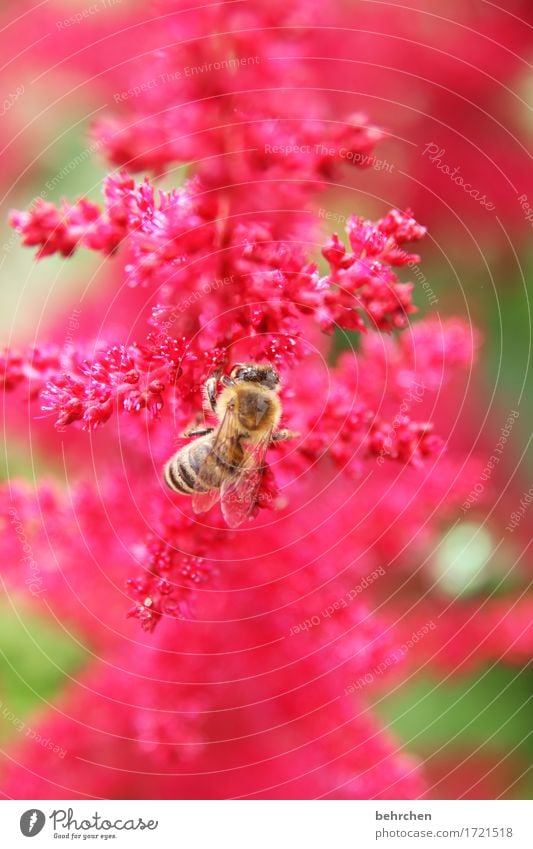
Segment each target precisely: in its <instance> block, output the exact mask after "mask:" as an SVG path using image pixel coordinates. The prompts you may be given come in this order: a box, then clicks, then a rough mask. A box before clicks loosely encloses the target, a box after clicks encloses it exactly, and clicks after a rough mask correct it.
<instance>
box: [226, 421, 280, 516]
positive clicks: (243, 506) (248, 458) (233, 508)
mask: <svg viewBox="0 0 533 849" xmlns="http://www.w3.org/2000/svg"><path fill="white" fill-rule="evenodd" d="M271 439H272V430H269V431H268V432H267V433H266V434H265V436H264V437H263V438H262V439H261V440H260V441H259V442H255V443H253V444H251V445H249V446H248V447H247V449H246V451H245V456H244V461H243V463H242V465H241V468H240V472H239V475H238V477H237V478H232V479H229V480H227V481H226V482H225V483H224V484H223V485H222V489H221V496H220V497H221V507H222V515H223V516H224V519H225V520H226V522H227V524H228V525H229V527H230V528H238V526H239V525H242V523H243V522H244V520H245V519H246V518H247V517H248V516H249V515H250V513H251V512H252V510H253V508H254V506H255V504H256V501H257V494H258V491H259V487H260V486H261V480H262V477H263V471H264V460H265V455H266V452H267V449H268V446H269V445H270V442H271Z"/></svg>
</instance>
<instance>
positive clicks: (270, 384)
mask: <svg viewBox="0 0 533 849" xmlns="http://www.w3.org/2000/svg"><path fill="white" fill-rule="evenodd" d="M230 377H231V379H232V380H235V381H241V380H246V381H248V382H250V383H259V384H260V385H261V386H264V387H266V388H267V389H274V390H277V389H278V388H279V375H278V373H277V371H276V369H275V368H273V367H272V366H271V365H270V364H269V363H236V364H235V365H234V366H233V368H232V370H231V372H230Z"/></svg>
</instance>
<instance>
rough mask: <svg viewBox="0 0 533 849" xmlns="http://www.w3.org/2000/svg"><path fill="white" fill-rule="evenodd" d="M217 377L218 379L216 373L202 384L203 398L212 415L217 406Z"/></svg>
mask: <svg viewBox="0 0 533 849" xmlns="http://www.w3.org/2000/svg"><path fill="white" fill-rule="evenodd" d="M218 377H219V375H218V372H215V374H213V375H211V377H209V378H208V379H207V380H206V382H205V384H204V393H205V398H206V401H207V403H208V404H209V406H210V407H211V410H212V412H213V413H214V412H215V410H216V404H217V383H218Z"/></svg>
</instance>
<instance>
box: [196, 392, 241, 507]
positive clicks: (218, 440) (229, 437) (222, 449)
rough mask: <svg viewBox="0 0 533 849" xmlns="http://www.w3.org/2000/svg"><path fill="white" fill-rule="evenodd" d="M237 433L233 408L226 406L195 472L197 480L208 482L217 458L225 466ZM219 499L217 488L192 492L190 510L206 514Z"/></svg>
mask: <svg viewBox="0 0 533 849" xmlns="http://www.w3.org/2000/svg"><path fill="white" fill-rule="evenodd" d="M237 433H238V429H237V417H236V415H235V410H234V407H232V406H231V405H230V404H228V406H227V407H226V412H225V413H224V418H223V419H222V421H221V423H220V425H219V427H218V430H217V432H216V435H215V437H214V439H213V442H212V443H211V446H210V448H209V451H207V452H206V455H205V457H204V459H203V460H202V463H201V464H200V466H199V468H198V470H197V472H196V476H197V478H198V479H200V480H202V479H203V480H204V481H205V480H206V479H207V480H209V471H210V469H211V470H212V469H213V468H214V467H216V466H217V464H218V463H217V461H218V458H220V459H221V460H223V461H224V463H226V464H227V462H228V460H227V457H228V455H229V456H231V453H230V450H231V444H232V442H233V441H234V440H235V439H236V436H237ZM219 498H220V489H219V488H215V489H209V490H207V492H193V495H192V509H193V510H194V512H195V513H206V512H207V511H208V510H210V509H211V507H212V506H213V504H215V502H216V501H218V499H219Z"/></svg>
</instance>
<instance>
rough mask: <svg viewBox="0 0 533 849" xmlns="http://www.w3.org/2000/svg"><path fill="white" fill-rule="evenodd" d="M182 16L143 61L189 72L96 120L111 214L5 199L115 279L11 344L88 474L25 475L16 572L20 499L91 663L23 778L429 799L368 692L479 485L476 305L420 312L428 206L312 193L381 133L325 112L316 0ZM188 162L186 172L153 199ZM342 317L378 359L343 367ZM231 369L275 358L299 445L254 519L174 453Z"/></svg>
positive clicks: (11, 399)
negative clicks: (195, 489) (463, 451)
mask: <svg viewBox="0 0 533 849" xmlns="http://www.w3.org/2000/svg"><path fill="white" fill-rule="evenodd" d="M186 5H187V4H183V9H182V8H181V4H180V3H178V2H172V3H168V4H163V7H162V8H161V7H160V12H162V13H163V12H165V13H167V14H168V15H169V18H168V21H169V32H170V35H171V36H172V37H173V39H174V41H175V42H176V46H172V47H168V48H167V49H166V50H165V51H163V52H161V51H160V52H158V54H157V56H156V57H155V58H154V59H152V58H149V59H147V60H144V61H146V67H143V65H142V63H141V62H138V63H137V67H136V68H135V75H136V78H137V79H138V78H139V77H143V76H146V77H149V76H155V75H156V74H155V72H154V63H157V74H158V75H159V76H161V77H162V78H164V79H166V80H167V83H166V84H165V85H161V86H156V87H151V88H150V87H147V88H146V89H145V91H144V92H143V93H142V94H141V95H139V96H138V97H135V98H132V99H131V101H130V102H128V103H126V104H124V105H123V108H122V110H121V111H120V112H119V113H118V114H117V115H115V116H114V117H112V118H109V119H106V120H105V121H100V122H99V124H98V125H96V126H95V128H94V133H95V134H96V136H97V138H98V139H99V140H100V142H101V145H102V147H101V149H105V151H106V153H107V156H108V158H109V162H110V163H111V165H112V166H114V167H116V170H113V171H112V172H111V173H110V174H109V176H108V177H107V178H106V180H105V182H104V186H103V197H104V200H103V204H102V205H101V206H99V205H96V204H94V203H92V202H89V201H88V200H86V199H80V200H77V201H75V202H72V203H71V202H67V201H64V202H63V203H62V204H61V206H60V207H56V206H54V205H52V204H50V203H47V202H45V201H38V202H37V203H35V204H34V205H33V206H32V207H31V208H30V209H29V210H28V211H27V212H14V213H13V214H12V216H11V222H12V225H13V226H14V227H15V229H16V230H17V231H18V232H19V233H20V235H21V238H22V242H23V243H24V244H25V245H28V246H32V247H35V248H37V255H38V257H40V258H42V257H45V256H47V255H49V254H53V253H59V254H62V255H63V256H65V257H70V256H72V255H73V254H74V253H75V252H76V251H79V250H90V251H96V252H100V253H101V254H103V255H105V256H106V257H108V259H107V260H106V263H108V264H109V265H110V267H111V269H112V271H111V273H108V275H107V277H106V280H107V288H106V290H105V291H104V292H103V293H100V294H99V295H98V297H97V299H96V301H95V303H96V307H92V308H91V307H90V306H89V307H88V308H87V312H86V316H85V318H83V319H82V325H83V332H84V335H83V337H82V336H81V334H79V335H78V338H77V340H76V342H75V344H73V345H69V346H65V345H64V344H62V343H61V339H62V337H64V329H63V332H62V331H61V327H60V325H59V324H58V329H57V332H56V334H55V336H54V333H52V334H51V336H50V339H49V341H47V342H43V343H42V344H39V345H38V346H36V347H32V349H28V350H22V349H20V350H17V351H15V350H7V351H5V353H4V355H3V358H2V372H3V376H4V389H5V391H6V393H7V394H6V395H5V399H6V405H7V407H8V408H11V407H12V405H13V404H15V403H16V401H15V399H16V398H17V396H18V397H19V398H20V399H23V400H27V402H28V403H29V404H30V405H31V415H32V421H34V425H33V426H34V427H35V432H36V444H37V445H39V440H40V439H41V436H40V434H41V433H42V429H43V422H42V421H39V417H41V416H42V415H43V413H44V415H45V417H46V418H45V425H46V426H48V425H51V424H52V423H53V424H55V425H56V427H57V429H58V435H57V437H56V441H55V445H56V449H55V450H56V451H57V454H58V456H59V455H60V454H61V452H63V454H62V457H63V462H64V464H65V471H66V480H65V483H67V484H68V486H64V485H62V484H61V483H59V482H56V483H54V482H49V481H47V482H42V483H40V484H39V485H38V486H37V487H36V488H35V489H33V490H31V489H30V488H29V487H28V486H27V485H25V484H22V483H18V484H17V483H16V482H13V481H11V482H10V484H9V487H6V489H5V490H4V491H3V493H2V496H1V505H2V512H3V515H4V518H5V525H6V530H5V533H4V536H3V556H2V560H3V563H4V564H5V566H4V579H5V581H6V582H7V584H8V585H9V586H11V587H13V588H15V589H16V588H19V589H22V588H23V587H24V585H25V584H26V585H27V584H28V581H27V565H26V566H25V565H22V566H21V564H20V533H18V532H17V525H16V524H15V523H14V522H13V520H12V517H13V516H15V517H16V519H17V522H19V523H20V524H21V525H22V526H23V527H24V529H25V531H24V533H25V539H26V540H27V544H29V546H30V547H31V551H32V557H33V558H34V560H35V562H36V563H38V566H39V570H38V575H37V576H36V577H35V576H34V578H35V580H34V583H35V582H36V591H35V592H33V593H30V600H31V601H32V603H33V604H34V605H35V609H36V610H39V609H40V610H42V611H43V612H46V613H47V615H52V616H53V617H54V618H55V620H56V621H58V622H60V623H62V625H63V627H65V628H68V629H72V630H74V631H75V633H76V634H77V636H78V638H79V639H81V640H83V642H84V643H85V644H86V645H88V646H89V647H90V649H91V652H92V657H93V660H92V661H91V662H90V663H89V665H88V667H87V669H86V670H84V671H83V672H82V673H81V674H79V675H78V677H77V679H76V680H75V681H73V682H72V683H71V684H69V686H68V687H67V688H66V690H65V692H64V693H63V695H62V696H61V699H60V700H59V701H58V702H57V704H55V705H54V706H53V707H52V706H51V707H50V708H49V710H48V712H47V713H45V714H43V715H42V717H41V718H40V720H37V719H36V720H35V723H36V725H37V723H38V722H39V725H38V727H39V728H40V731H41V733H42V735H43V736H46V737H47V738H49V739H50V740H53V741H54V742H56V743H57V744H59V745H61V746H62V747H63V748H64V749H65V750H66V755H65V757H64V758H61V759H59V758H58V757H57V755H54V754H53V753H52V752H51V751H47V750H43V748H39V747H37V746H35V745H32V744H31V743H28V744H27V745H26V747H21V746H20V745H19V746H18V747H17V746H15V747H14V748H13V751H12V753H11V763H10V766H9V768H8V769H7V774H6V775H5V776H4V780H3V792H4V793H5V794H6V795H9V796H14V797H21V798H43V797H50V798H55V797H65V796H67V797H69V798H72V797H118V798H120V797H130V798H131V797H133V798H135V797H149V796H153V797H155V798H157V797H162V798H180V797H185V798H186V797H191V798H196V797H211V798H220V797H228V796H230V797H291V798H292V797H295V798H300V797H301V798H309V797H313V798H314V797H330V798H335V797H339V798H344V797H348V798H387V797H395V798H413V797H416V796H418V795H420V794H421V793H422V792H423V788H424V782H423V776H422V774H421V772H420V769H419V767H418V765H417V763H416V762H415V761H414V760H413V759H412V758H410V757H408V756H406V755H404V754H403V752H402V750H401V747H400V746H399V744H398V742H397V741H396V740H395V739H393V738H392V737H391V736H390V735H389V733H388V732H387V730H386V729H384V728H383V727H381V725H380V723H379V721H378V720H377V718H376V717H375V716H374V715H373V713H372V711H371V710H369V708H368V705H367V701H366V698H367V692H363V691H362V690H361V689H360V688H359V689H358V688H353V687H350V684H351V682H354V681H360V680H365V681H366V680H368V679H369V677H370V679H372V678H373V677H376V676H375V670H376V669H379V670H387V669H391V667H392V666H394V674H398V669H399V666H401V664H397V663H396V662H395V663H394V664H391V663H390V658H391V657H396V655H395V654H394V652H395V647H396V645H397V644H398V643H399V642H400V643H401V642H402V640H403V638H404V630H405V629H402V628H401V627H400V628H398V627H397V621H396V620H397V619H398V618H400V619H401V614H400V615H399V616H398V615H397V613H398V611H396V613H395V614H394V615H392V614H390V613H389V612H387V609H386V607H385V608H383V609H382V610H377V609H376V608H382V607H383V606H382V605H381V604H380V603H379V597H380V593H381V594H383V592H384V589H383V588H384V586H385V585H386V582H387V581H388V580H389V579H391V577H392V580H394V574H395V572H397V573H398V576H400V575H401V574H405V573H406V572H409V571H410V570H413V569H414V568H415V567H416V564H417V563H419V562H420V563H421V562H422V560H423V556H424V552H425V551H427V550H428V546H429V545H430V544H431V542H432V540H433V539H434V538H435V535H436V534H437V532H438V530H439V525H438V524H437V521H436V519H435V518H434V517H435V515H436V512H437V511H438V514H439V521H441V520H442V519H443V518H446V517H450V516H451V515H453V512H454V510H455V509H456V507H457V505H458V503H460V501H462V499H464V497H465V492H467V491H468V489H469V487H470V486H471V484H472V481H473V480H474V475H475V470H472V469H471V468H470V466H468V465H467V466H464V465H463V464H462V462H461V460H460V459H459V460H458V461H457V463H456V462H455V461H454V459H453V456H452V455H451V453H450V452H447V451H446V450H445V440H444V439H443V438H442V437H441V436H439V432H438V422H437V426H436V427H435V429H434V426H433V423H432V421H431V410H432V405H433V400H432V399H434V398H437V397H438V396H439V395H440V393H442V392H443V391H446V392H450V393H451V394H450V395H449V398H450V399H451V403H453V379H452V378H453V374H454V373H456V372H460V371H461V370H464V369H468V368H469V366H470V364H471V362H472V358H473V355H474V350H475V347H476V344H477V340H476V337H475V334H473V333H472V331H471V329H470V328H469V327H468V326H467V325H466V324H465V323H463V322H462V321H460V320H448V321H442V320H440V319H439V318H438V317H435V318H431V319H427V320H425V321H420V322H416V321H415V322H414V323H413V322H412V319H413V317H414V313H415V312H416V310H415V308H414V306H413V301H412V290H413V285H412V283H410V282H409V280H408V279H406V274H405V266H407V265H408V264H411V265H412V263H413V262H419V261H420V257H419V256H418V255H417V254H414V253H413V252H412V248H411V244H412V243H413V242H418V241H420V240H421V239H422V238H423V237H424V235H425V229H424V227H422V226H421V225H419V224H418V223H417V222H416V221H415V219H414V217H413V214H412V213H411V212H410V211H409V210H404V211H402V210H397V209H393V210H391V211H389V212H386V211H385V210H384V215H383V217H382V218H381V219H380V220H378V221H376V222H371V221H367V220H364V219H362V218H360V217H358V216H357V215H354V216H353V217H352V218H350V220H349V221H348V223H347V227H346V234H345V236H344V234H343V235H334V236H333V237H327V236H326V235H324V236H321V235H320V233H319V231H318V227H317V222H318V218H317V216H316V214H314V212H313V203H314V200H315V198H316V196H317V195H318V193H320V192H323V191H324V190H325V189H327V187H328V185H330V184H331V183H335V181H337V180H338V179H339V177H340V173H341V171H340V169H342V168H343V167H346V157H341V156H340V154H339V151H340V149H341V147H342V148H343V149H344V150H346V149H349V150H351V151H353V152H361V153H364V154H365V157H364V158H363V157H361V159H362V160H364V161H366V162H371V161H372V160H371V158H369V157H371V151H372V149H373V147H374V145H375V144H376V143H377V142H378V141H379V140H380V139H381V138H382V136H383V133H382V131H381V130H379V129H377V128H376V127H374V126H372V125H371V124H370V123H369V122H368V121H367V120H366V118H365V117H364V116H363V115H361V114H357V113H352V114H351V115H348V116H346V120H345V122H340V121H339V120H338V119H337V120H335V121H334V120H332V118H331V115H330V114H329V112H328V108H327V102H326V101H325V99H324V98H322V96H321V94H320V88H319V85H317V80H316V79H314V78H313V77H312V72H311V71H309V70H306V65H305V62H304V61H303V60H302V59H297V58H294V57H296V56H303V55H304V53H305V49H306V43H305V40H306V32H307V31H309V32H311V31H312V24H313V19H312V14H313V13H311V12H310V11H309V8H308V5H307V4H298V3H296V4H286V3H280V2H276V0H274V2H272V0H270V1H269V2H268V3H267V2H261V0H254V2H249V3H246V4H240V3H237V4H234V3H220V4H216V5H213V6H211V7H202V9H201V10H196V11H195V12H194V13H193V12H188V11H186V8H185V7H186ZM178 13H179V14H178ZM317 14H318V12H317ZM168 41H169V43H170V42H171V41H172V38H169V39H168ZM251 56H252V57H254V61H253V62H247V61H245V60H246V59H247V57H251ZM229 59H232V61H231V62H229V61H228V60H229ZM241 59H242V62H240V61H239V62H238V61H237V60H241ZM210 63H211V64H214V63H218V64H219V66H220V70H218V71H217V72H216V73H207V72H206V73H198V74H196V75H192V76H190V77H188V78H187V79H186V80H185V81H184V80H183V78H181V79H180V80H179V82H178V76H177V70H178V69H179V68H183V67H184V66H187V65H195V66H197V67H201V66H202V65H205V66H209V64H210ZM288 79H291V80H294V86H292V87H288V88H286V84H287V80H288ZM258 91H259V92H260V96H258ZM356 159H357V157H352V160H356ZM182 165H190V168H189V172H188V178H187V180H186V181H185V182H184V183H183V185H180V186H178V187H176V188H173V189H171V190H169V191H167V190H160V189H158V188H157V181H158V179H159V178H160V177H161V176H162V175H166V179H167V182H168V181H169V180H170V179H172V177H173V175H174V174H175V171H176V168H177V167H178V166H182ZM138 171H143V172H148V174H149V176H147V177H144V178H142V177H140V178H139V179H135V177H134V175H135V172H138ZM320 252H321V253H322V257H321V258H320ZM117 300H118V301H119V303H120V304H121V309H120V316H117V314H116V311H115V313H114V317H113V318H112V319H111V318H108V310H107V306H108V305H112V304H113V303H114V302H115V301H117ZM109 314H110V315H111V314H112V311H111V310H110V312H109ZM117 328H122V332H123V336H122V337H121V338H117V336H116V332H117ZM335 330H337V333H339V332H340V333H341V334H343V335H344V337H345V338H346V339H349V340H351V341H352V343H353V340H357V351H355V350H353V347H352V349H351V350H348V351H346V352H344V353H343V354H342V355H341V356H340V357H339V358H338V360H337V362H336V363H333V360H332V359H331V351H332V346H333V338H334V337H333V332H334V331H335ZM328 358H329V360H330V361H331V362H332V363H333V364H330V365H329V366H328V365H326V361H327V360H328ZM236 361H258V362H264V361H268V362H271V363H272V364H274V365H275V367H276V368H277V369H278V371H279V373H280V375H281V379H282V386H283V388H282V395H281V397H282V402H283V410H284V417H283V425H284V426H285V425H286V426H287V427H290V428H291V429H293V430H295V431H297V432H298V433H299V434H300V435H299V437H298V438H297V439H296V440H295V441H294V442H293V443H290V444H286V445H283V446H277V447H275V448H272V449H271V451H270V452H269V455H268V461H269V465H267V466H266V468H265V471H264V475H263V480H262V486H261V490H260V492H259V495H258V497H257V503H256V504H255V505H254V511H253V516H252V518H251V520H250V521H249V522H248V523H247V524H245V525H244V526H243V527H242V528H240V529H239V530H237V531H234V530H230V529H228V528H227V527H226V526H225V524H224V522H223V519H222V517H221V515H220V511H219V509H218V507H215V508H213V510H212V511H211V512H210V513H208V514H207V515H206V516H205V517H201V518H199V517H198V516H195V515H194V513H193V512H192V510H191V507H190V504H189V501H188V500H187V499H185V498H183V497H181V496H179V495H174V494H173V493H172V492H170V491H169V490H167V489H166V488H165V486H164V483H163V480H162V467H163V464H164V463H165V461H166V460H167V459H168V458H169V456H170V455H171V454H172V453H173V452H174V451H175V450H176V448H177V447H178V445H180V444H181V443H180V440H179V435H180V434H181V432H182V431H183V430H184V428H186V427H187V426H188V425H189V424H190V422H191V421H192V420H194V418H195V416H196V414H197V413H198V411H199V410H201V408H202V386H203V383H204V381H205V380H206V378H208V377H209V376H210V375H211V374H212V373H213V372H214V371H215V370H217V369H222V370H224V369H227V368H228V367H229V365H230V364H231V363H233V362H236ZM450 380H451V381H452V382H451V383H450ZM446 384H449V386H450V387H451V388H449V389H446V390H444V389H443V387H444V386H445V385H446ZM417 394H420V396H421V400H422V401H423V403H421V404H420V406H419V407H417V409H418V410H420V411H422V410H423V411H424V412H423V414H422V412H420V414H419V415H413V413H412V409H413V408H414V406H415V401H414V399H415V396H416V395H417ZM422 396H423V398H422ZM416 400H417V401H418V399H416ZM17 403H18V402H17ZM76 431H78V434H77V435H76ZM79 431H86V432H87V433H85V434H83V435H82V437H81V438H82V439H83V440H85V441H86V445H87V448H86V449H84V448H83V447H82V446H83V444H84V443H82V442H80V433H79ZM46 445H47V450H50V445H51V443H50V440H49V438H48V439H47V441H46ZM89 448H90V450H88V449H89ZM369 575H375V576H376V575H377V576H378V577H379V576H382V575H385V576H386V577H383V578H379V580H378V578H376V579H375V580H370V581H369V580H368V576H369ZM364 579H367V580H364ZM362 582H364V584H365V585H368V588H367V589H366V590H365V592H364V593H362V592H359V590H358V589H357V588H359V587H360V586H362ZM380 584H381V586H380ZM354 588H356V589H355V590H354ZM34 589H35V587H34ZM128 597H129V599H130V601H128V600H127V599H128ZM132 619H133V620H138V621H132ZM415 624H416V623H415ZM433 639H437V638H436V637H432V640H433ZM428 645H429V641H428ZM380 674H381V673H380ZM383 674H386V673H383Z"/></svg>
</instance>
